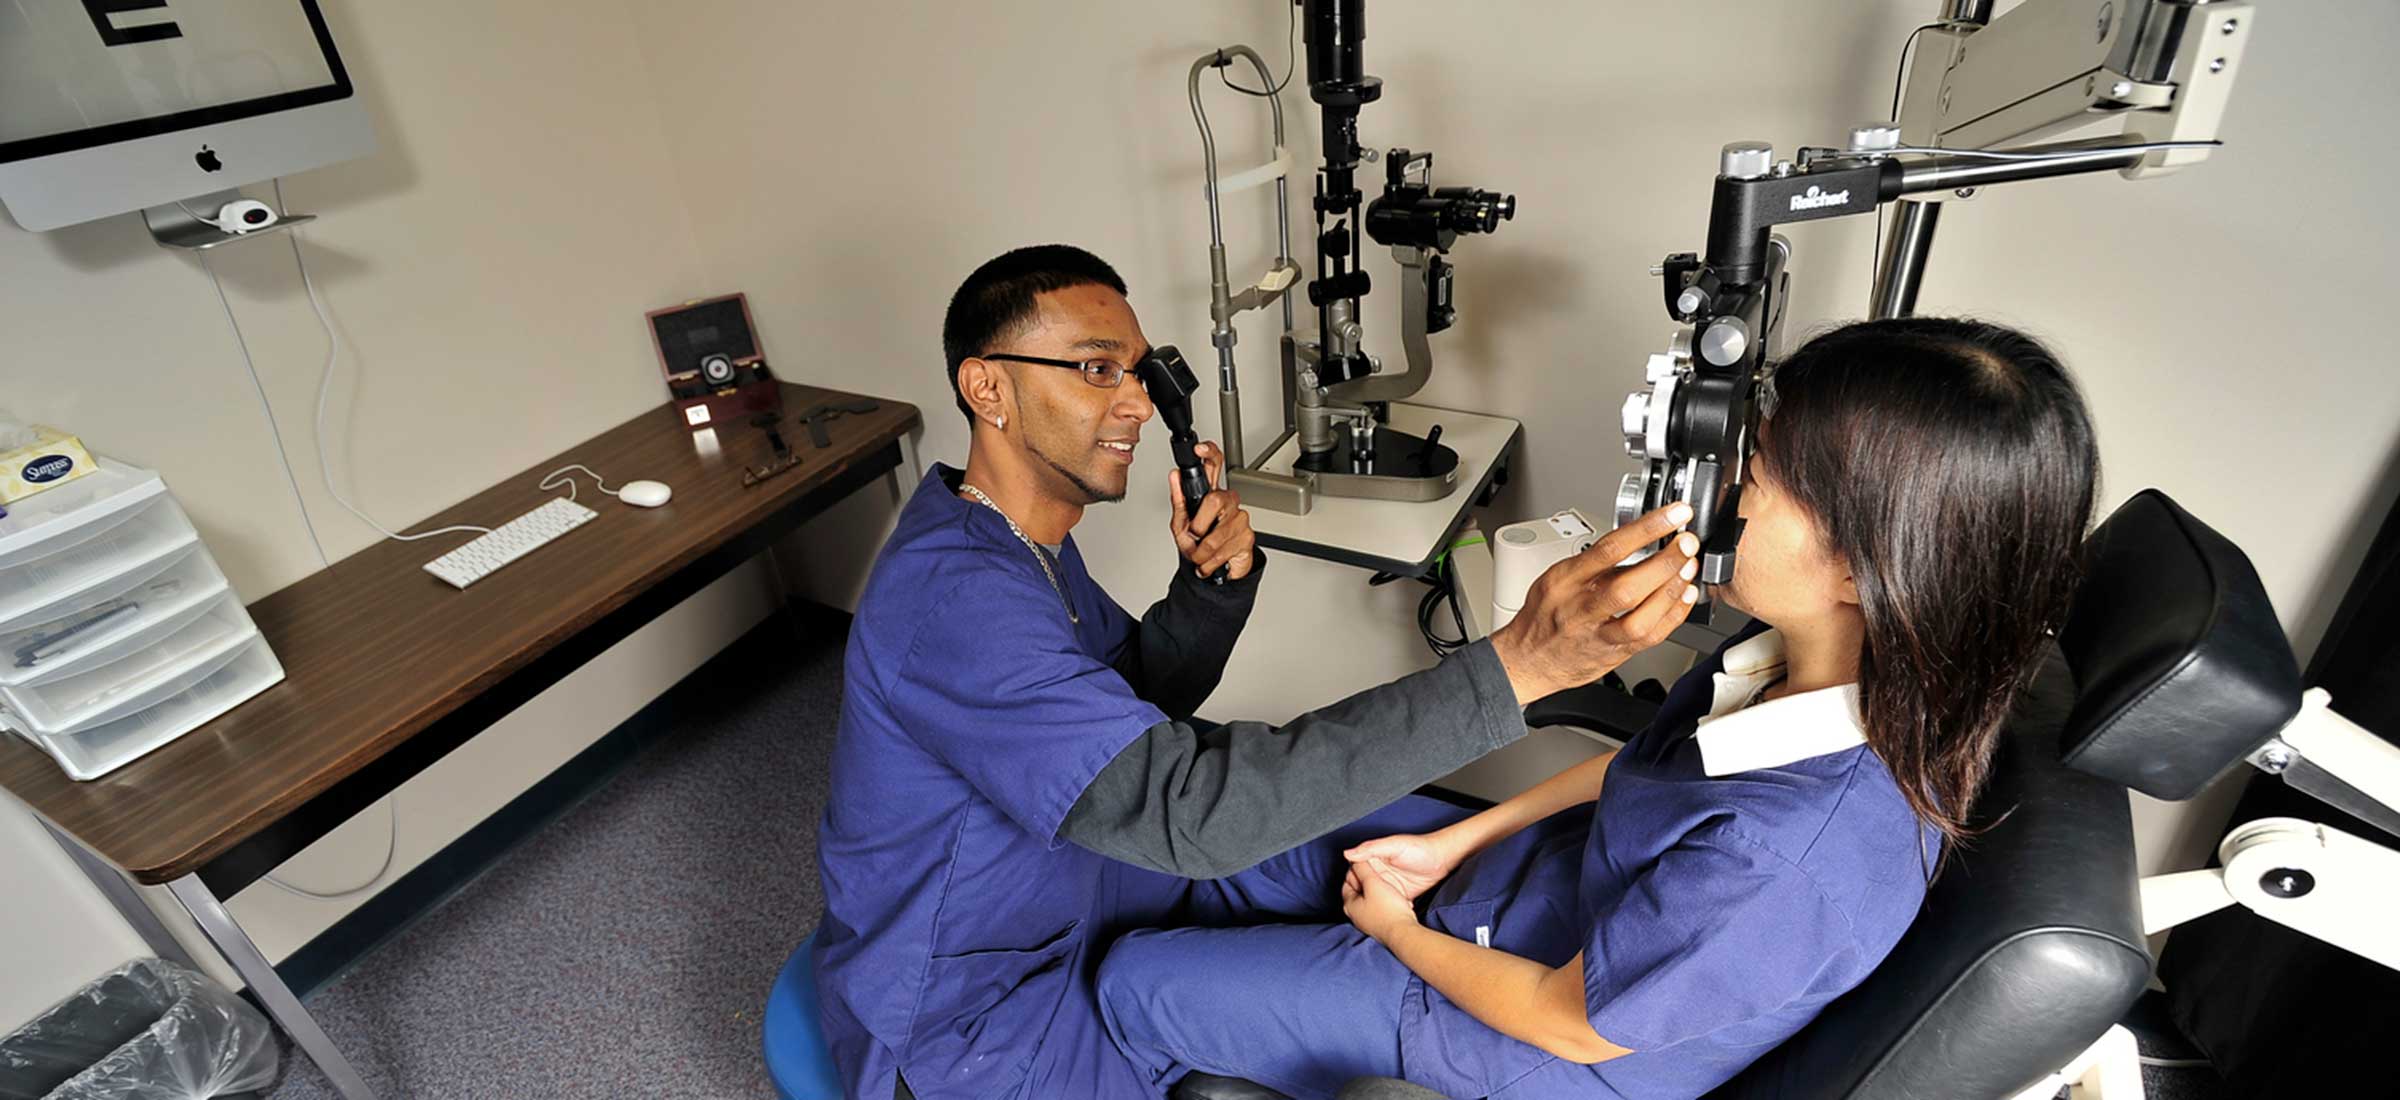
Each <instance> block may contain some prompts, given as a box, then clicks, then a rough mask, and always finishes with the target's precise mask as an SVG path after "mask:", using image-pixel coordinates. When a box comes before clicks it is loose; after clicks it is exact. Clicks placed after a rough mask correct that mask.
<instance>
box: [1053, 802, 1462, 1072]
mask: <svg viewBox="0 0 2400 1100" xmlns="http://www.w3.org/2000/svg"><path fill="white" fill-rule="evenodd" d="M1467 814H1468V811H1465V810H1461V809H1459V808H1457V807H1455V806H1451V805H1448V804H1446V803H1442V802H1436V801H1434V800H1431V799H1424V798H1414V797H1411V798H1406V799H1402V800H1401V801H1399V802H1397V803H1394V804H1393V805H1391V806H1389V807H1386V808H1385V809H1383V810H1381V811H1378V812H1377V813H1375V814H1372V815H1370V816H1368V817H1367V818H1366V819H1365V820H1362V821H1360V822H1358V823H1357V824H1355V825H1352V826H1349V827H1348V828H1344V829H1341V830H1338V831H1336V832H1334V833H1333V834H1331V835H1329V836H1326V837H1324V838H1322V839H1320V840H1317V841H1314V842H1311V843H1309V844H1304V845H1301V846H1300V847H1298V848H1295V849H1293V850H1291V851H1289V852H1286V853H1284V854H1283V855H1280V856H1276V857H1275V858H1273V859H1270V860H1268V861H1266V862H1265V863H1262V864H1260V865H1259V866H1257V867H1255V868H1253V869H1251V870H1249V871H1245V872H1243V873H1242V874H1240V875H1236V876H1234V877H1233V878H1230V879H1220V880H1217V881H1215V882H1209V883H1196V884H1194V885H1195V889H1194V890H1193V897H1192V899H1191V901H1192V912H1191V917H1192V919H1191V921H1190V922H1189V924H1191V925H1198V926H1202V927H1181V928H1172V929H1151V930H1144V931H1139V932H1133V933H1130V934H1128V935H1126V936H1124V937H1123V938H1121V939H1119V940H1118V941H1117V942H1116V945H1115V946H1113V947H1112V948H1110V949H1109V953H1108V958H1107V960H1106V961H1104V962H1103V963H1102V964H1101V966H1100V980H1099V996H1100V1014H1101V1018H1102V1019H1103V1021H1105V1023H1106V1024H1107V1026H1108V1030H1109V1035H1110V1037H1111V1038H1112V1039H1114V1040H1115V1041H1116V1044H1117V1047H1118V1049H1119V1050H1120V1051H1122V1052H1123V1053H1124V1054H1125V1056H1126V1057H1127V1058H1129V1059H1130V1060H1131V1061H1132V1062H1133V1064H1134V1067H1135V1069H1136V1070H1137V1072H1139V1073H1141V1074H1142V1075H1144V1076H1145V1077H1146V1079H1147V1080H1148V1081H1149V1082H1150V1084H1151V1087H1152V1088H1153V1089H1154V1090H1155V1091H1156V1093H1157V1094H1158V1095H1161V1096H1163V1095H1165V1093H1166V1090H1167V1089H1168V1088H1169V1087H1170V1086H1172V1085H1173V1084H1174V1083H1175V1082H1176V1081H1177V1080H1179V1079H1181V1078H1182V1077H1183V1076H1184V1075H1185V1074H1187V1073H1190V1072H1193V1071H1195V1070H1197V1071H1202V1072H1207V1073H1215V1074H1221V1075H1224V1076H1229V1077H1240V1078H1243V1079H1246V1080H1250V1081H1255V1082H1257V1083H1259V1084H1262V1085H1266V1086H1268V1087H1270V1088H1274V1089H1276V1090H1278V1091H1281V1092H1284V1093H1287V1094H1289V1095H1291V1096H1294V1097H1297V1098H1299V1100H1315V1098H1330V1097H1332V1096H1333V1094H1334V1093H1336V1092H1337V1091H1339V1090H1340V1089H1341V1087H1342V1086H1343V1085H1344V1084H1346V1083H1348V1082H1349V1081H1351V1080H1353V1079H1355V1078H1359V1077H1377V1076H1380V1077H1399V1076H1401V1064H1400V1009H1401V1000H1402V996H1403V994H1404V993H1405V992H1406V990H1407V987H1408V981H1409V977H1410V975H1409V972H1408V968H1406V967H1404V966H1402V965H1400V960H1398V959H1396V958H1394V957H1393V956H1392V953H1391V952H1390V951H1387V950H1385V949H1384V947H1383V945H1382V944H1379V943H1376V942H1375V941H1373V940H1371V939H1368V938H1367V937H1366V936H1365V935H1364V934H1362V933H1361V932H1359V931H1358V930H1357V929H1356V928H1353V927H1351V925H1350V924H1349V922H1348V920H1347V919H1346V918H1345V917H1343V915H1342V896H1341V895H1342V891H1341V885H1342V878H1343V876H1344V875H1345V874H1347V873H1348V871H1349V863H1348V862H1347V861H1346V860H1344V859H1342V851H1343V850H1344V849H1345V848H1348V847H1350V846H1351V845H1354V844H1358V843H1362V842H1364V841H1367V840H1372V839H1374V838H1376V837H1380V836H1389V835H1391V834H1393V833H1423V832H1430V831H1432V830H1435V829H1439V828H1441V827H1443V826H1445V825H1448V824H1450V823H1452V822H1454V821H1457V820H1459V819H1461V818H1464V817H1466V816H1467ZM1212 896H1215V897H1217V898H1219V899H1221V900H1216V901H1212V900H1210V899H1211V898H1212ZM1220 905H1221V906H1222V908H1221V909H1219V908H1218V906H1220ZM1212 910H1214V911H1212ZM1269 914H1271V915H1272V917H1276V918H1282V919H1284V920H1287V921H1304V922H1308V923H1282V924H1253V926H1251V927H1205V926H1206V925H1211V924H1226V923H1247V922H1254V921H1256V920H1258V919H1259V917H1260V916H1266V915H1269ZM1245 917H1246V918H1247V921H1245V919H1244V918H1245ZM1212 918H1216V919H1212Z"/></svg>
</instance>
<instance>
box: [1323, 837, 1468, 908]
mask: <svg viewBox="0 0 2400 1100" xmlns="http://www.w3.org/2000/svg"><path fill="white" fill-rule="evenodd" d="M1342 858H1343V859H1346V860H1349V861H1350V862H1351V864H1352V866H1353V867H1355V866H1356V865H1357V864H1361V863H1365V862H1366V861H1368V860H1370V859H1374V860H1380V861H1381V863H1382V866H1383V868H1384V870H1385V872H1386V873H1387V874H1388V876H1389V878H1390V881H1391V884H1392V888H1393V889H1395V890H1398V891H1399V892H1400V896H1401V897H1403V898H1407V899H1408V900H1410V901H1414V900H1416V899H1417V898H1420V897H1423V896H1424V894H1425V891H1427V890H1431V889H1433V888H1434V887H1436V886H1439V885H1441V884H1442V880H1443V879H1446V878H1449V877H1450V872H1452V871H1455V870H1457V869H1458V865H1459V863H1460V862H1462V861H1464V860H1465V859H1466V858H1467V853H1466V851H1465V846H1464V845H1462V844H1460V843H1458V842H1457V841H1456V840H1455V839H1453V838H1452V836H1451V834H1450V832H1449V831H1448V830H1442V831H1440V832H1434V833H1428V834H1425V835H1423V836H1418V835H1415V834H1411V833H1402V834H1399V835H1397V836H1387V837H1377V838H1376V839H1374V840H1370V841H1367V842H1366V843H1364V844H1361V845H1359V846H1358V847H1356V848H1352V849H1350V850H1349V851H1347V852H1343V853H1342ZM1353 873H1355V871H1354V872H1353Z"/></svg>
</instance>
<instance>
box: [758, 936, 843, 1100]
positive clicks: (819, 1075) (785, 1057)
mask: <svg viewBox="0 0 2400 1100" xmlns="http://www.w3.org/2000/svg"><path fill="white" fill-rule="evenodd" d="M816 946H817V937H815V936H814V935H811V936H810V937H808V939H807V941H806V942H804V943H802V944H801V945H800V949H799V950H797V951H794V952H792V957H791V958H790V959H789V960H787V961H785V962H784V964H783V972H782V973H780V974H777V975H775V988H774V990H773V991H771V992H769V993H768V994H767V1011H766V1019H765V1022H764V1023H763V1024H762V1025H761V1026H760V1028H759V1031H760V1033H761V1034H760V1036H759V1038H760V1045H761V1046H762V1047H764V1049H765V1052H766V1056H767V1079H768V1080H770V1081H773V1082H775V1096H776V1098H777V1100H842V1078H841V1075H840V1074H838V1073H835V1072H834V1069H833V1054H832V1052H830V1051H828V1050H826V1049H825V1027H824V1025H823V1024H820V1023H819V1022H818V1021H817V964H816V958H815V951H816Z"/></svg>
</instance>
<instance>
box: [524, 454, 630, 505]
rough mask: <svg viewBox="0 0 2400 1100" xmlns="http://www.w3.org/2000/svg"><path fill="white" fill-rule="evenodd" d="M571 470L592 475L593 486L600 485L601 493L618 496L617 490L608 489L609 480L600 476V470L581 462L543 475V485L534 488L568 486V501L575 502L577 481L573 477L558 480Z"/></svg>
mask: <svg viewBox="0 0 2400 1100" xmlns="http://www.w3.org/2000/svg"><path fill="white" fill-rule="evenodd" d="M569 470H581V471H583V472H584V473H587V474H590V475H592V483H593V484H595V485H598V486H599V487H600V491H601V492H603V493H607V494H608V495H610V496H612V497H613V496H616V495H617V490H616V489H611V488H609V487H608V479H607V478H604V477H601V476H600V472H599V471H598V470H594V469H592V468H591V467H589V466H586V465H584V464H583V463H580V462H577V463H572V464H570V465H566V466H561V467H559V468H558V469H555V470H552V471H550V472H549V473H546V474H543V475H542V483H541V484H540V485H536V486H534V488H537V489H556V488H558V487H559V486H561V485H564V486H566V487H567V499H568V500H573V499H575V479H574V478H573V477H569V478H567V479H566V480H565V481H559V480H557V478H558V475H560V474H563V473H566V472H567V471H569Z"/></svg>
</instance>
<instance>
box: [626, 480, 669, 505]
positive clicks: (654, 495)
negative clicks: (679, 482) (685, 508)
mask: <svg viewBox="0 0 2400 1100" xmlns="http://www.w3.org/2000/svg"><path fill="white" fill-rule="evenodd" d="M674 495H675V490H673V489H669V488H667V486H666V483H665V482H661V481H628V482H626V483H625V484H624V486H623V487H622V488H619V489H618V490H617V499H618V500H621V501H624V502H625V503H627V504H632V505H636V506H639V507H642V508H656V507H658V506H659V505H661V504H665V503H666V502H667V499H668V498H670V497H672V496H674Z"/></svg>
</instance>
